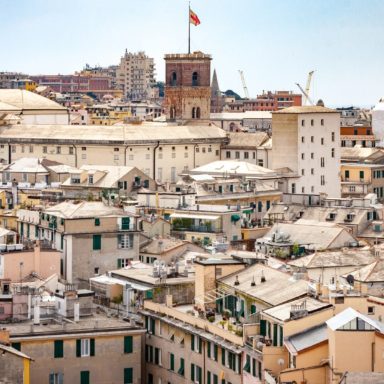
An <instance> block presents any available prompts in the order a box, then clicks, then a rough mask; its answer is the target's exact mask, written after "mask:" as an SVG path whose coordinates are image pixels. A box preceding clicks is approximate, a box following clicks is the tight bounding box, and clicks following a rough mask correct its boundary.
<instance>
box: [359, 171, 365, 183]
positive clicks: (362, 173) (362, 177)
mask: <svg viewBox="0 0 384 384" xmlns="http://www.w3.org/2000/svg"><path fill="white" fill-rule="evenodd" d="M359 177H360V181H362V180H364V171H360V172H359Z"/></svg>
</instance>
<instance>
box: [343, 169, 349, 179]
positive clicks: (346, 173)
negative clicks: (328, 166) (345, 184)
mask: <svg viewBox="0 0 384 384" xmlns="http://www.w3.org/2000/svg"><path fill="white" fill-rule="evenodd" d="M344 177H345V180H346V181H348V180H349V170H346V171H344Z"/></svg>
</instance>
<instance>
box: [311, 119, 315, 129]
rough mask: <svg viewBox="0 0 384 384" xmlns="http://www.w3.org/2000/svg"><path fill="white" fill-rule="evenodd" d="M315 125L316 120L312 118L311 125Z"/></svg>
mask: <svg viewBox="0 0 384 384" xmlns="http://www.w3.org/2000/svg"><path fill="white" fill-rule="evenodd" d="M314 125H315V122H314V120H313V119H312V120H311V127H313V126H314Z"/></svg>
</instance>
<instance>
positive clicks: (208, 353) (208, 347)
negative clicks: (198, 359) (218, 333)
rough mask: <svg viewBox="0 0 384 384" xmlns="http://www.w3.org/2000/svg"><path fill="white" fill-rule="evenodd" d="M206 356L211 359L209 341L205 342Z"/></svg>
mask: <svg viewBox="0 0 384 384" xmlns="http://www.w3.org/2000/svg"><path fill="white" fill-rule="evenodd" d="M207 355H208V357H211V343H210V342H209V341H207Z"/></svg>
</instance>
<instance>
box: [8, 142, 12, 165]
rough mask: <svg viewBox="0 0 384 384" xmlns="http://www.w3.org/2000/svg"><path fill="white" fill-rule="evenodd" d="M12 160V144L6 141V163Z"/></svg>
mask: <svg viewBox="0 0 384 384" xmlns="http://www.w3.org/2000/svg"><path fill="white" fill-rule="evenodd" d="M11 162H12V145H11V143H10V141H8V164H11Z"/></svg>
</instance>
